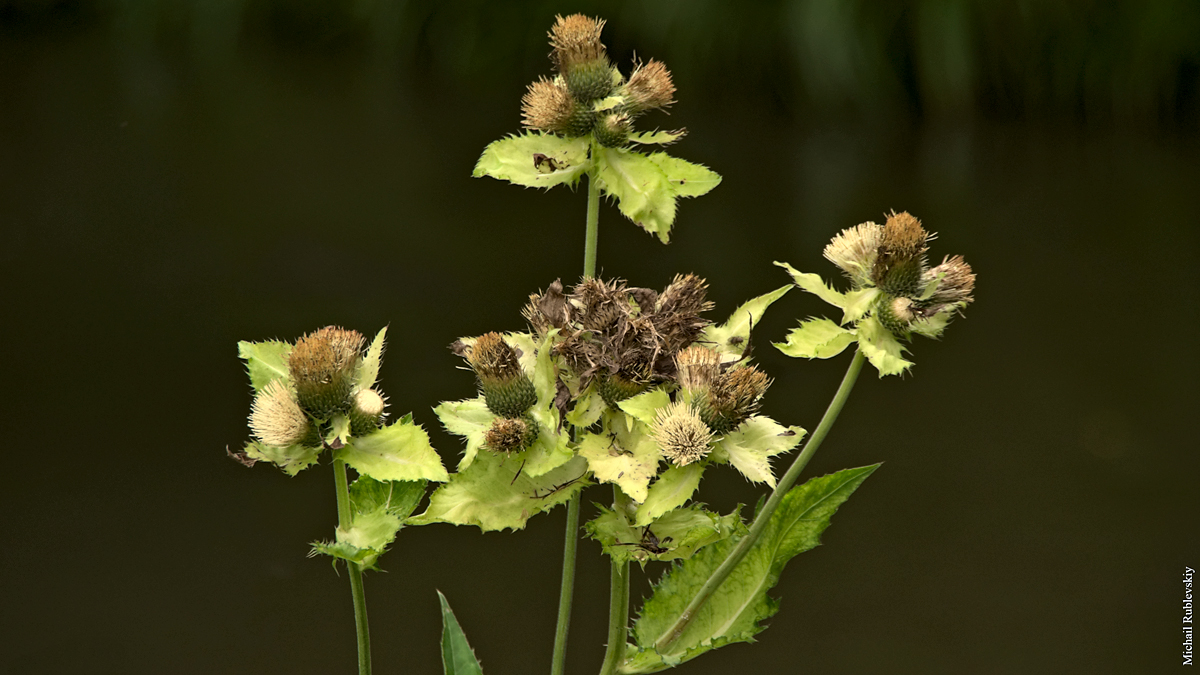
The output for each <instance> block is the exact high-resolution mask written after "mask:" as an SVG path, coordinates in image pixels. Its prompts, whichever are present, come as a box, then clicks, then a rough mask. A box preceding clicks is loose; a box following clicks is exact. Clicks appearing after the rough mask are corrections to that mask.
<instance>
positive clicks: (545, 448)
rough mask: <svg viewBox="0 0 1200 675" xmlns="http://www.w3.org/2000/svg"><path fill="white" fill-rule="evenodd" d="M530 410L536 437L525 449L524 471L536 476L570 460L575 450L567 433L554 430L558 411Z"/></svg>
mask: <svg viewBox="0 0 1200 675" xmlns="http://www.w3.org/2000/svg"><path fill="white" fill-rule="evenodd" d="M531 412H532V413H533V415H532V416H533V419H534V421H536V422H537V424H538V437H537V440H535V441H534V442H533V445H531V446H530V447H529V449H528V450H526V451H525V473H527V474H529V475H530V476H532V477H534V478H536V477H538V476H541V475H542V474H545V473H546V472H548V471H552V470H554V469H557V468H558V467H560V466H562V465H563V464H566V463H567V462H569V461H571V458H572V457H574V456H575V452H574V451H573V450H572V449H571V446H570V440H571V439H570V437H569V435H568V434H566V433H561V434H560V433H558V432H557V431H555V429H556V427H557V425H558V421H557V418H558V411H551V410H547V409H545V408H538V409H537V410H534V411H531Z"/></svg>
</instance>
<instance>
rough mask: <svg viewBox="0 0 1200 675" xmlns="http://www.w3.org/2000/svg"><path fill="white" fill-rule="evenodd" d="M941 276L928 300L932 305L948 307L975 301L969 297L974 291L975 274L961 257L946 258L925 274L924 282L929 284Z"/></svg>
mask: <svg viewBox="0 0 1200 675" xmlns="http://www.w3.org/2000/svg"><path fill="white" fill-rule="evenodd" d="M939 275H941V276H942V280H941V282H940V283H938V287H937V290H935V291H934V292H933V295H932V296H930V298H929V303H930V304H934V305H949V304H954V303H962V304H964V305H965V304H968V303H970V302H972V301H974V300H975V298H974V297H973V296H972V295H971V294H972V293H973V292H974V291H975V273H974V272H972V271H971V266H970V265H968V264H967V262H966V261H965V260H963V257H962V256H960V255H956V256H954V257H953V258H950V257H947V258H945V259H944V260H942V264H940V265H938V266H937V267H934V268H932V269H930V270H929V271H928V272H926V273H925V277H924V281H926V282H929V281H933V280H934V279H936V278H938V276H939Z"/></svg>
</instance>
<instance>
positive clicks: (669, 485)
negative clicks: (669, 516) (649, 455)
mask: <svg viewBox="0 0 1200 675" xmlns="http://www.w3.org/2000/svg"><path fill="white" fill-rule="evenodd" d="M703 473H704V463H703V462H693V463H691V464H688V465H687V466H672V467H671V468H669V469H667V470H666V471H664V472H662V475H661V476H659V477H658V480H657V481H655V482H654V485H651V486H650V490H649V493H648V494H647V495H646V501H644V502H642V505H641V506H639V507H638V509H637V515H636V517H635V519H634V523H633V524H634V525H637V526H638V527H644V526H646V525H649V524H650V523H652V522H654V521H655V520H656V519H658V517H659V516H661V515H663V514H664V513H666V512H667V511H670V510H671V509H674V508H678V507H680V506H683V505H684V504H686V503H687V500H689V499H691V498H692V494H694V493H695V492H696V488H697V487H699V486H700V476H701V475H702V474H703Z"/></svg>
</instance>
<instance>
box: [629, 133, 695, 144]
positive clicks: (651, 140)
mask: <svg viewBox="0 0 1200 675" xmlns="http://www.w3.org/2000/svg"><path fill="white" fill-rule="evenodd" d="M686 135H687V129H676V130H675V131H659V130H657V129H655V130H654V131H642V132H635V133H632V134H629V141H630V142H631V143H640V144H642V145H648V144H656V145H670V144H671V143H674V142H675V141H678V140H679V139H681V138H683V137H684V136H686Z"/></svg>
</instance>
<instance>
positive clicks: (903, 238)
mask: <svg viewBox="0 0 1200 675" xmlns="http://www.w3.org/2000/svg"><path fill="white" fill-rule="evenodd" d="M931 238H932V237H931V236H930V234H929V233H928V232H926V231H925V228H923V227H921V221H919V220H917V219H916V217H914V216H913V215H911V214H909V213H908V212H907V211H906V212H904V213H896V212H894V211H893V212H892V214H891V215H890V216H888V219H887V223H885V224H884V226H883V232H882V234H881V235H880V239H879V252H878V254H877V256H876V258H875V264H874V266H873V268H872V275H871V276H872V278H873V279H874V280H875V285H876V286H878V287H879V288H881V289H883V290H884V291H886V292H888V293H891V294H892V295H912V294H915V293H918V292H919V291H920V286H921V274H922V272H923V271H924V269H925V254H926V252H928V251H929V247H928V246H927V245H926V244H927V242H928V241H929V240H930V239H931Z"/></svg>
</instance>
